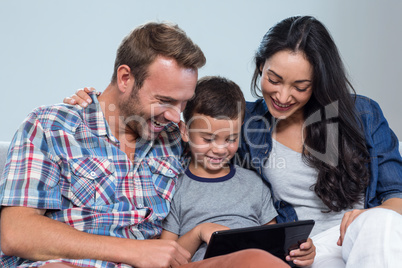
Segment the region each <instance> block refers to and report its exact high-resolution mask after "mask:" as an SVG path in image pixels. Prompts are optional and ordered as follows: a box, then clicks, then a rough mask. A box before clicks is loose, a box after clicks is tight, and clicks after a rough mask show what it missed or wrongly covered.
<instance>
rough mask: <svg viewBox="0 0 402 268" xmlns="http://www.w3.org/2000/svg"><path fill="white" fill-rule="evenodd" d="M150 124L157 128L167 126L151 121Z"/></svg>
mask: <svg viewBox="0 0 402 268" xmlns="http://www.w3.org/2000/svg"><path fill="white" fill-rule="evenodd" d="M152 124H154V125H155V126H157V127H164V126H166V125H167V124H162V123H159V122H157V121H155V120H152Z"/></svg>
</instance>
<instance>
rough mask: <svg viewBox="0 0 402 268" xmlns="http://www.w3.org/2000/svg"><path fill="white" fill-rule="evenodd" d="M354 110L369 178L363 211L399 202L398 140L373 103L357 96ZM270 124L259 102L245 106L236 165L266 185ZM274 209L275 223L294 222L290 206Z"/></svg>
mask: <svg viewBox="0 0 402 268" xmlns="http://www.w3.org/2000/svg"><path fill="white" fill-rule="evenodd" d="M355 107H356V111H357V114H358V115H359V116H360V119H361V122H362V124H363V128H364V134H365V139H366V146H367V149H368V151H369V154H370V164H369V172H370V175H371V176H370V182H369V185H368V187H367V189H366V193H365V202H364V206H365V208H371V207H376V206H378V205H381V204H382V203H383V202H384V201H385V200H387V199H390V198H394V197H399V198H402V158H401V155H400V153H399V141H398V138H397V137H396V135H395V133H394V132H393V131H392V130H391V129H390V128H389V126H388V123H387V120H386V119H385V117H384V115H383V113H382V111H381V108H380V106H379V105H378V104H377V103H376V102H375V101H373V100H371V99H369V98H367V97H364V96H360V95H357V96H356V101H355ZM273 122H274V118H273V117H272V116H271V115H270V113H269V111H268V108H267V106H266V103H265V101H264V100H263V99H259V100H257V101H255V102H247V105H246V115H245V119H244V124H243V129H242V138H241V142H240V146H239V150H238V157H237V160H238V161H240V162H239V163H238V164H240V165H242V166H244V167H246V168H251V169H254V170H256V171H257V172H258V173H259V174H260V176H262V177H263V179H264V180H265V181H266V182H268V184H269V178H267V177H266V176H265V175H264V172H263V166H264V163H265V160H266V159H267V158H268V156H269V153H270V151H271V148H272V137H271V132H272V128H273ZM271 192H272V189H271ZM273 194H274V193H273ZM275 208H276V209H277V211H278V217H277V221H278V222H288V221H296V220H297V219H298V218H297V215H296V211H295V210H294V208H293V207H292V205H291V204H288V203H286V202H285V201H281V200H278V201H276V202H275Z"/></svg>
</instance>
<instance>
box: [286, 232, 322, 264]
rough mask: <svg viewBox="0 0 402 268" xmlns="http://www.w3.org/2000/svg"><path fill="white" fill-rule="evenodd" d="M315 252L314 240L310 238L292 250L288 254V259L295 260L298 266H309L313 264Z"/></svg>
mask: <svg viewBox="0 0 402 268" xmlns="http://www.w3.org/2000/svg"><path fill="white" fill-rule="evenodd" d="M315 254H316V253H315V246H314V244H313V240H311V239H310V238H309V239H307V242H305V243H302V244H301V245H300V247H299V248H298V249H295V250H292V251H290V253H289V255H288V256H286V260H287V261H293V263H294V264H296V265H297V266H308V265H311V264H313V262H314V258H315Z"/></svg>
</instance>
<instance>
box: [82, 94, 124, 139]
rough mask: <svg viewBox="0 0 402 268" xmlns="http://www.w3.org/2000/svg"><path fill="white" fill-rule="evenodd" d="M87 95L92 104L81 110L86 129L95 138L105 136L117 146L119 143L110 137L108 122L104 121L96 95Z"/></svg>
mask: <svg viewBox="0 0 402 268" xmlns="http://www.w3.org/2000/svg"><path fill="white" fill-rule="evenodd" d="M88 94H89V96H90V97H91V99H92V103H91V104H89V105H88V107H87V108H85V109H83V111H82V115H83V120H84V121H85V123H86V125H87V126H88V128H89V129H91V131H92V133H94V134H95V135H96V136H98V137H101V136H107V137H108V138H109V140H110V141H112V142H113V143H116V144H118V143H119V141H118V140H117V139H116V138H115V137H114V136H113V135H112V131H111V129H110V127H109V124H108V122H107V121H106V118H105V115H104V114H103V111H102V108H101V104H100V103H99V101H98V98H97V94H96V93H95V92H91V93H88Z"/></svg>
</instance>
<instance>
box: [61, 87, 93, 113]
mask: <svg viewBox="0 0 402 268" xmlns="http://www.w3.org/2000/svg"><path fill="white" fill-rule="evenodd" d="M93 91H95V89H94V88H93V87H84V88H80V89H78V90H77V91H76V92H75V94H73V95H71V97H66V98H64V100H63V102H64V103H65V104H71V105H75V104H78V105H79V106H81V107H83V108H85V107H87V106H88V104H90V103H91V102H92V99H91V97H90V96H89V95H88V93H90V92H93Z"/></svg>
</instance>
